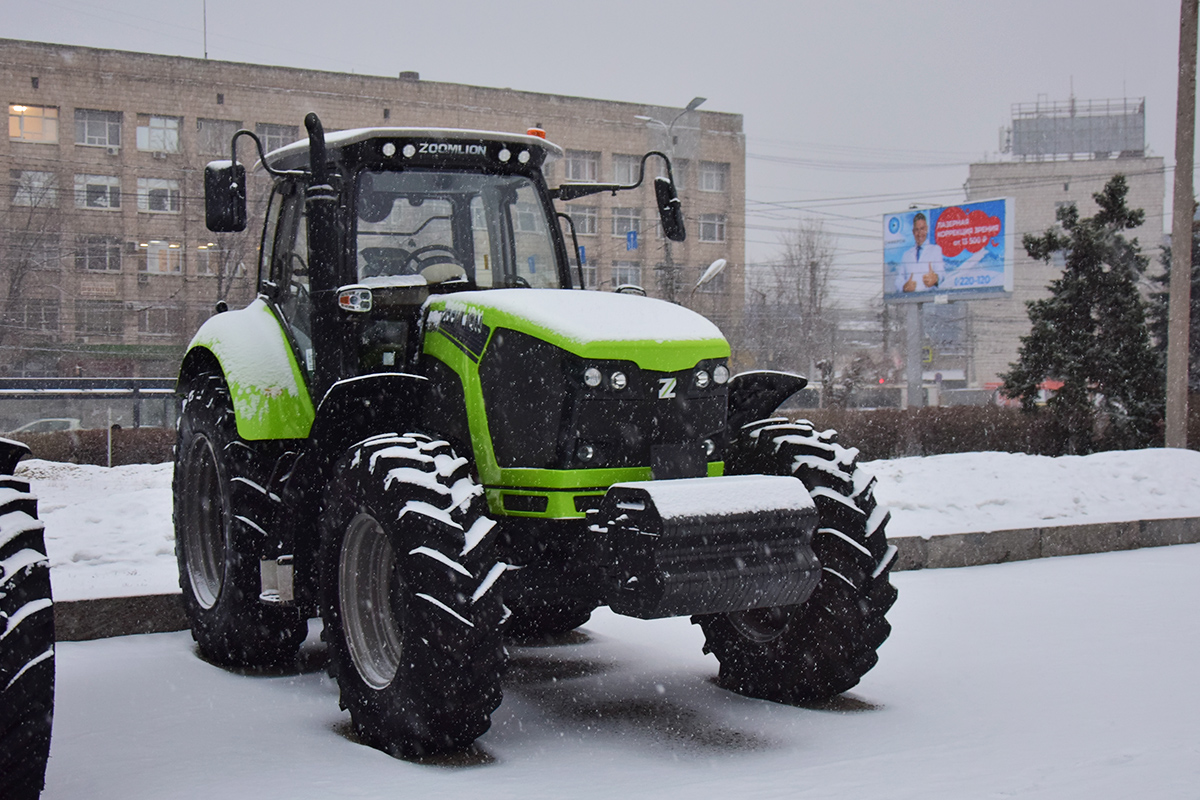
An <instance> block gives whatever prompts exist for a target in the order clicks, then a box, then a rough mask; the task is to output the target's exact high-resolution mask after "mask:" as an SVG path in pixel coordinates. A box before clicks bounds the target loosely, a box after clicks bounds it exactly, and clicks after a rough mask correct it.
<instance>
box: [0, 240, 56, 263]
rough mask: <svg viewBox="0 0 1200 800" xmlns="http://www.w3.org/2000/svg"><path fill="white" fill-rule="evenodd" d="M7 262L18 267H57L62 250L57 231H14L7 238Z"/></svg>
mask: <svg viewBox="0 0 1200 800" xmlns="http://www.w3.org/2000/svg"><path fill="white" fill-rule="evenodd" d="M9 242H10V243H9V251H8V252H9V256H8V258H7V259H6V260H7V261H8V262H9V263H13V264H17V265H18V267H19V268H21V269H24V268H32V269H58V268H59V267H61V266H62V261H61V258H62V252H61V250H60V248H59V237H58V234H57V233H49V232H46V231H15V232H13V234H12V238H11V239H10V240H9Z"/></svg>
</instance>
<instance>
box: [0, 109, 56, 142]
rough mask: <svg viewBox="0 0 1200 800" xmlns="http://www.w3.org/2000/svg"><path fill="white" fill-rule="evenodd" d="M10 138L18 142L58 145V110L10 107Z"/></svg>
mask: <svg viewBox="0 0 1200 800" xmlns="http://www.w3.org/2000/svg"><path fill="white" fill-rule="evenodd" d="M8 138H9V139H12V140H14V141H18V142H41V143H43V144H57V143H58V109H57V108H54V107H51V106H25V105H20V104H16V103H9V105H8Z"/></svg>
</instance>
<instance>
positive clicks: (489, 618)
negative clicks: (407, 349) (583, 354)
mask: <svg viewBox="0 0 1200 800" xmlns="http://www.w3.org/2000/svg"><path fill="white" fill-rule="evenodd" d="M328 498H329V499H328V501H327V502H328V505H327V508H326V510H325V512H324V513H323V514H322V518H321V554H320V570H321V594H322V600H321V617H322V619H323V621H324V623H325V626H324V632H323V634H322V636H323V638H324V639H325V641H326V642H327V644H328V645H329V672H330V675H331V676H332V677H334V678H335V679H336V680H337V683H338V688H339V690H340V692H341V704H342V707H343V708H345V709H348V710H349V711H350V717H351V719H352V721H353V723H354V728H355V730H356V732H357V733H358V735H359V736H360V737H361V738H362V739H363V740H364V741H366V742H367V743H369V744H371V745H372V746H374V747H377V748H379V749H381V750H384V751H385V752H388V753H391V754H392V755H394V756H400V757H420V756H427V755H434V754H439V753H447V752H455V751H459V750H462V749H464V748H466V747H468V746H469V745H470V744H471V743H472V742H473V741H475V739H476V738H478V737H479V736H481V735H482V734H483V733H484V732H485V731H486V730H487V729H488V727H489V726H490V725H491V714H492V712H493V711H494V710H495V709H496V707H497V706H499V705H500V699H501V692H500V674H501V672H502V669H503V664H504V650H503V646H502V644H501V641H500V620H501V611H502V605H501V602H500V595H499V592H498V591H497V589H496V587H495V586H494V583H495V581H496V579H497V578H498V577H499V576H500V574H501V573H502V572H503V571H504V567H505V565H504V564H500V563H497V562H496V559H495V557H494V555H493V553H494V540H495V533H494V531H493V530H492V528H493V524H494V523H493V522H492V521H491V520H490V519H488V518H487V517H486V516H484V510H485V506H486V504H485V502H484V499H483V491H482V488H481V487H480V486H479V485H478V484H477V483H475V481H474V480H473V479H472V478H471V475H470V465H469V463H468V462H467V460H466V459H465V458H459V457H457V456H456V455H455V454H454V452H453V451H452V450H451V448H450V446H449V445H448V444H447V443H446V442H444V441H435V440H432V439H430V438H429V437H427V436H424V435H421V434H415V433H410V434H405V435H403V436H397V435H394V434H388V435H384V436H376V437H373V438H371V439H368V440H366V441H365V442H363V443H361V444H359V445H357V446H355V447H354V448H352V449H351V450H350V451H349V452H347V453H346V454H345V455H344V456H343V457H342V458H341V459H340V460H339V462H338V463H337V465H336V466H335V469H334V476H333V479H332V480H331V482H330V489H329V493H328Z"/></svg>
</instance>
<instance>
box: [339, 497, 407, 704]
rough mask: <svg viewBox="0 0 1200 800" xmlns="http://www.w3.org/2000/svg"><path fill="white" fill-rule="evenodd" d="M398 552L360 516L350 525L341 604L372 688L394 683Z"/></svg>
mask: <svg viewBox="0 0 1200 800" xmlns="http://www.w3.org/2000/svg"><path fill="white" fill-rule="evenodd" d="M396 576H397V570H396V553H395V550H393V548H392V543H391V540H390V539H389V538H388V536H387V534H386V533H385V532H384V530H383V527H382V526H381V525H380V524H379V522H378V521H376V520H375V518H374V517H372V516H370V515H369V514H359V515H358V516H356V517H355V518H354V519H352V520H351V521H350V524H349V525H348V526H347V527H346V535H345V538H344V540H343V542H342V554H341V559H340V561H339V564H338V606H339V610H340V612H341V619H342V629H343V631H344V635H345V637H346V646H347V648H348V649H349V651H350V659H351V660H352V661H353V662H354V667H355V669H357V670H358V674H359V676H360V677H361V678H362V680H363V682H364V683H366V684H367V685H368V686H370V687H371V688H372V689H383V688H385V687H387V686H388V685H389V684H391V682H392V680H393V679H394V678H395V677H396V670H397V669H399V667H400V658H401V652H402V650H403V631H402V628H401V625H400V624H399V620H398V619H397V617H396V610H395V599H396V598H395V595H396V592H397V591H398V589H399V586H398V585H397V582H396V581H397V579H396Z"/></svg>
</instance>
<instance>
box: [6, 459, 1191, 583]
mask: <svg viewBox="0 0 1200 800" xmlns="http://www.w3.org/2000/svg"><path fill="white" fill-rule="evenodd" d="M865 468H866V469H867V470H869V471H871V472H873V473H874V474H875V475H876V476H877V477H878V478H879V483H878V486H877V488H876V496H877V497H878V498H879V500H880V502H882V503H885V504H887V505H889V506H890V507H891V508H892V522H891V525H890V527H889V528H888V534H889V535H890V536H893V537H898V536H926V537H928V536H937V535H943V534H951V533H968V532H973V531H988V530H1004V529H1008V528H1026V527H1039V526H1045V525H1069V524H1078V523H1088V522H1119V521H1125V520H1136V519H1157V518H1167V517H1196V516H1200V452H1195V451H1190V450H1134V451H1123V452H1114V453H1098V454H1096V455H1091V456H1083V457H1064V458H1047V457H1044V456H1029V455H1022V454H1013V453H964V454H957V455H944V456H931V457H927V458H901V459H894V460H890V461H873V462H868V463H867V464H866V465H865ZM17 471H18V474H21V475H24V476H25V477H28V478H29V479H30V480H31V481H32V482H33V491H34V492H35V493H36V494H37V495H38V497H39V499H40V513H41V517H42V519H43V520H44V521H45V523H46V540H47V544H46V546H47V548H48V549H49V551H50V552H49V555H50V563H51V575H52V579H53V582H54V596H55V598H56V599H58V600H77V599H83V598H92V597H120V596H126V595H138V594H163V593H168V592H174V591H178V587H179V584H178V576H177V572H176V566H175V556H174V539H173V532H172V526H171V465H170V464H155V465H135V466H128V467H114V468H112V469H107V468H104V467H94V466H87V465H74V464H59V463H54V462H47V461H37V460H30V461H25V462H22V463H21V465H20V466H19V467H18V470H17Z"/></svg>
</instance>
